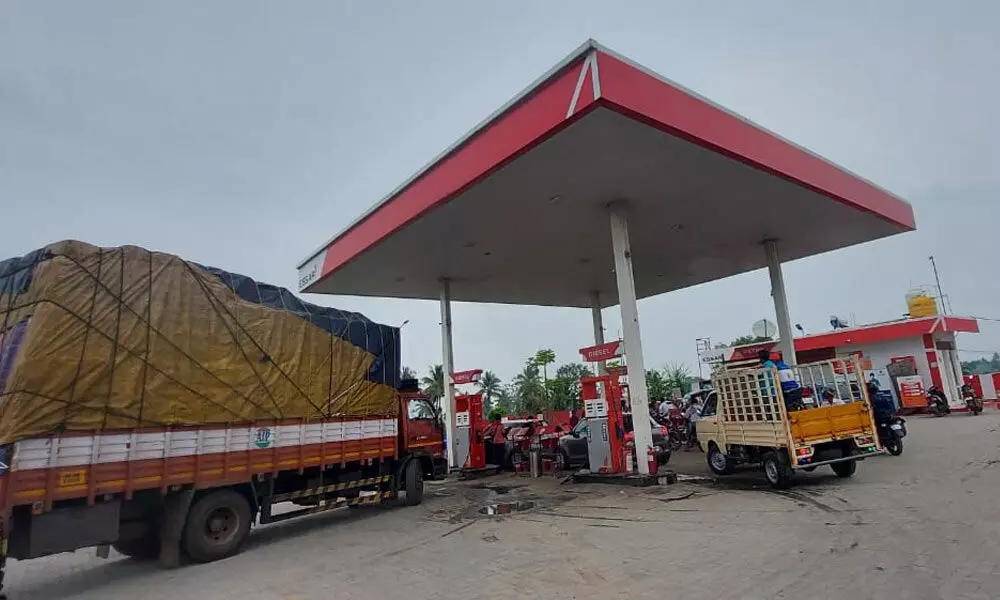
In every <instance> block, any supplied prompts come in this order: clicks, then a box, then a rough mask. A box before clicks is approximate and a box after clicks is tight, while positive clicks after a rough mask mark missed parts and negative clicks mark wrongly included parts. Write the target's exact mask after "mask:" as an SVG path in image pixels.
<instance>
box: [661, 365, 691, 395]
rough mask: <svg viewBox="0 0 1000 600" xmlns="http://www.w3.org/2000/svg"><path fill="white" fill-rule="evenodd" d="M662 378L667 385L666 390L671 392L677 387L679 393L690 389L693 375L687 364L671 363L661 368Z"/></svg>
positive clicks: (684, 392)
mask: <svg viewBox="0 0 1000 600" xmlns="http://www.w3.org/2000/svg"><path fill="white" fill-rule="evenodd" d="M663 379H664V381H665V383H666V385H667V390H668V391H669V392H670V393H671V394H672V392H673V390H674V389H675V388H676V389H679V390H680V391H681V394H686V393H688V392H690V391H691V385H692V384H693V382H694V377H692V376H691V370H690V369H689V368H688V367H687V365H684V364H681V363H671V364H668V365H667V366H666V368H665V369H663Z"/></svg>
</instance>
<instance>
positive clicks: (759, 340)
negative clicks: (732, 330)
mask: <svg viewBox="0 0 1000 600" xmlns="http://www.w3.org/2000/svg"><path fill="white" fill-rule="evenodd" d="M773 341H774V338H769V337H763V336H759V335H741V336H740V337H738V338H736V339H735V340H733V341H731V342H729V346H730V347H732V346H745V345H747V344H763V343H764V342H773Z"/></svg>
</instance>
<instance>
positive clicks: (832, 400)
mask: <svg viewBox="0 0 1000 600" xmlns="http://www.w3.org/2000/svg"><path fill="white" fill-rule="evenodd" d="M822 398H823V404H826V405H827V406H833V405H834V404H843V402H841V401H840V399H839V398H837V395H836V394H834V393H833V390H831V389H830V388H824V389H823V396H822Z"/></svg>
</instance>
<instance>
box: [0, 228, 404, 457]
mask: <svg viewBox="0 0 1000 600" xmlns="http://www.w3.org/2000/svg"><path fill="white" fill-rule="evenodd" d="M45 254H46V258H45V259H44V260H40V261H38V262H37V264H35V265H34V267H33V272H32V273H31V281H30V285H27V286H26V287H25V289H24V290H21V291H20V292H19V291H18V290H16V289H12V288H10V287H8V288H7V289H6V290H0V291H2V292H3V293H2V295H0V311H2V312H0V324H2V326H3V329H2V330H0V333H3V334H4V336H5V337H4V342H3V348H4V352H3V355H2V356H4V360H5V361H6V362H8V365H7V367H6V369H7V374H6V382H5V383H3V379H0V393H2V394H3V396H2V398H0V399H2V404H0V443H9V442H12V441H14V440H17V439H21V438H25V437H32V436H39V435H45V434H50V433H58V432H62V431H86V430H100V429H119V428H123V429H124V428H135V427H149V426H159V425H197V424H208V423H233V422H242V421H253V420H264V419H287V418H310V419H311V418H322V417H325V416H332V415H357V416H365V415H395V414H396V412H397V410H398V404H397V400H396V394H395V390H394V388H393V387H392V386H391V385H388V384H386V383H376V382H373V381H371V380H370V378H369V377H368V375H369V373H370V372H371V370H372V368H373V362H374V361H375V360H376V356H374V355H373V354H371V353H369V352H367V351H366V350H365V349H364V348H361V347H359V346H356V345H354V344H352V343H350V342H349V341H346V340H345V339H342V337H340V336H338V335H334V334H332V333H331V332H329V331H327V330H325V329H323V328H322V327H319V326H317V325H315V324H313V323H311V322H310V321H309V320H307V319H304V318H302V317H301V316H300V315H296V314H294V313H292V312H288V311H285V310H281V309H280V308H271V307H269V306H265V305H263V304H259V303H256V302H249V301H247V300H244V299H243V298H241V297H240V296H239V295H237V293H236V292H235V291H234V289H233V288H232V287H230V286H227V285H226V284H225V283H223V281H222V279H220V277H219V276H218V275H217V274H215V273H212V272H210V271H209V270H207V269H205V268H202V267H200V266H198V265H196V264H194V263H190V262H187V261H184V260H182V259H180V258H178V257H176V256H173V255H170V254H165V253H159V252H150V251H148V250H145V249H142V248H138V247H135V246H125V247H121V248H98V247H95V246H91V245H89V244H84V243H81V242H60V243H58V244H53V245H51V246H49V247H48V248H46V249H45ZM286 293H287V292H286ZM366 322H367V323H370V322H368V321H366ZM352 325H354V324H352ZM372 325H374V324H372ZM374 326H375V327H381V328H382V329H387V328H385V327H384V326H377V325H374ZM18 328H19V330H18ZM393 331H396V330H393ZM15 336H16V337H17V338H18V339H16V340H15V339H14V338H15ZM15 341H16V342H17V344H16V347H15V344H14V343H13V342H15ZM397 343H398V342H397ZM0 376H2V373H0Z"/></svg>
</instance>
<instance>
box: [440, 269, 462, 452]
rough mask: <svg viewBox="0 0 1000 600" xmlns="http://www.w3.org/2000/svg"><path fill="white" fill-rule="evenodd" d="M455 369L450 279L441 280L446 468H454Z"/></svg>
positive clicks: (442, 403)
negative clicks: (452, 376) (453, 373)
mask: <svg viewBox="0 0 1000 600" xmlns="http://www.w3.org/2000/svg"><path fill="white" fill-rule="evenodd" d="M454 370H455V353H454V352H453V351H452V343H451V281H449V280H447V279H442V280H441V371H442V372H443V379H444V381H443V382H442V383H443V387H444V390H443V392H444V397H443V398H441V414H442V416H443V417H444V430H445V436H446V437H447V440H446V442H445V443H446V445H447V450H446V452H447V453H448V468H449V470H451V469H455V468H457V467H459V466H461V465H458V464H456V462H457V459H456V458H455V384H454V382H453V381H452V378H451V375H452V372H453V371H454Z"/></svg>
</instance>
